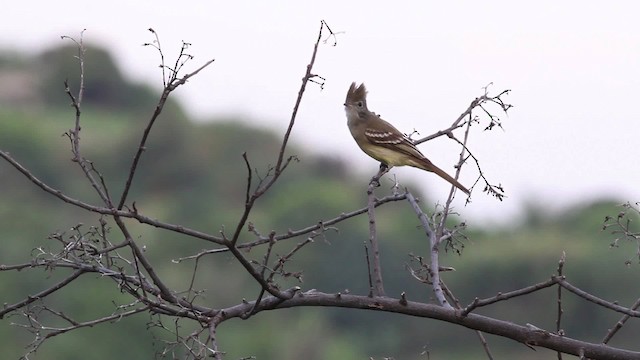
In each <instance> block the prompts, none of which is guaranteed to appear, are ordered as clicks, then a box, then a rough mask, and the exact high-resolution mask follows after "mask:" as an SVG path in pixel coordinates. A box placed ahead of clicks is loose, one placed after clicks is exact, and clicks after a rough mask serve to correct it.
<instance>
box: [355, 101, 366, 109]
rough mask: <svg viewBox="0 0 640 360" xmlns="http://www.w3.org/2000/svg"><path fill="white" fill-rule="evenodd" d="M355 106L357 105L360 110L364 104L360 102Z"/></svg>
mask: <svg viewBox="0 0 640 360" xmlns="http://www.w3.org/2000/svg"><path fill="white" fill-rule="evenodd" d="M356 105H358V107H359V108H361V107H362V106H363V105H364V103H363V102H362V101H358V102H357V103H356Z"/></svg>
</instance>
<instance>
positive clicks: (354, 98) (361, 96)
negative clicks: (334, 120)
mask: <svg viewBox="0 0 640 360" xmlns="http://www.w3.org/2000/svg"><path fill="white" fill-rule="evenodd" d="M358 101H362V102H364V103H366V101H367V89H366V88H365V87H364V84H360V86H357V87H356V83H355V82H352V83H351V86H350V87H349V91H348V92H347V100H346V103H347V104H354V103H356V102H358Z"/></svg>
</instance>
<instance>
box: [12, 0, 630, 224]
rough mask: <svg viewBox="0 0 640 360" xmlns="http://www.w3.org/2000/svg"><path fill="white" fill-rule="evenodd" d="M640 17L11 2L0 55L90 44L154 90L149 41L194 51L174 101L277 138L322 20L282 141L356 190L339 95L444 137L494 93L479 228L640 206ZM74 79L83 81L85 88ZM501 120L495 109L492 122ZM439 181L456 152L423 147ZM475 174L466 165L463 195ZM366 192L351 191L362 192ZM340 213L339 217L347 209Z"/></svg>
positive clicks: (574, 6) (338, 5) (518, 9)
mask: <svg viewBox="0 0 640 360" xmlns="http://www.w3.org/2000/svg"><path fill="white" fill-rule="evenodd" d="M639 4H640V3H638V2H634V1H619V2H607V3H606V4H605V3H604V2H600V1H562V2H559V1H535V2H527V3H521V2H514V1H481V2H479V1H463V2H445V1H437V2H436V1H395V2H390V1H357V2H348V1H335V0H326V1H321V2H313V5H309V4H307V2H304V1H295V0H292V1H270V2H263V1H251V2H249V1H195V0H188V1H110V2H95V1H86V0H82V1H65V0H63V1H12V2H8V3H7V4H5V5H4V9H3V10H4V14H5V16H3V21H2V23H1V24H0V48H3V49H13V50H20V51H27V52H30V53H35V52H39V51H41V50H42V49H44V48H49V47H54V46H59V45H61V44H64V42H63V41H62V40H60V35H70V36H77V35H78V34H79V32H80V31H81V30H82V29H87V31H86V33H85V39H86V41H88V42H93V43H98V44H102V45H104V46H106V47H108V48H109V50H111V51H112V53H113V54H114V55H115V57H116V59H117V61H118V63H119V65H120V66H121V67H122V68H123V71H124V72H125V73H126V74H127V75H128V76H130V77H132V78H133V79H135V80H136V81H144V82H147V83H151V84H152V85H154V86H156V87H157V88H158V89H159V86H160V85H161V77H160V71H159V69H158V67H157V65H158V64H159V59H158V56H157V53H155V52H154V51H153V50H152V49H151V48H148V47H142V46H141V44H142V43H145V42H149V41H152V40H153V38H152V37H151V34H150V33H149V32H148V31H147V30H146V29H147V28H149V27H152V28H154V29H155V30H156V31H157V33H158V34H159V36H160V39H161V42H162V44H163V47H164V48H165V55H166V56H167V58H169V59H171V58H173V57H174V55H175V54H176V53H177V51H178V49H179V46H180V41H181V40H185V41H188V42H190V43H192V44H193V45H192V47H191V48H190V49H189V51H190V53H191V54H193V55H195V59H194V60H193V61H192V62H191V63H190V64H189V66H190V67H188V69H194V68H196V67H197V66H199V64H202V63H203V62H205V61H206V60H208V59H210V58H215V59H216V62H215V63H214V64H213V66H212V67H210V68H209V69H207V70H206V71H204V72H203V73H201V74H200V75H198V76H197V77H196V78H194V79H193V80H192V81H190V82H189V84H188V85H187V86H185V87H182V88H180V89H179V90H178V92H177V95H178V96H179V97H180V99H181V100H182V101H183V102H184V104H185V107H186V108H187V109H188V111H189V112H190V113H191V114H192V115H194V116H196V117H198V118H200V119H207V118H211V117H215V116H219V115H228V114H238V115H242V116H244V117H246V118H247V120H248V121H251V122H252V123H253V124H257V125H259V126H263V127H269V128H272V129H273V130H275V131H280V132H282V131H284V129H285V127H286V124H287V120H288V118H289V115H290V112H291V109H292V107H293V103H294V100H295V97H296V95H297V91H298V88H299V85H300V79H301V78H302V76H303V75H304V71H305V67H306V64H307V63H308V61H309V58H310V56H311V51H312V46H313V44H314V42H315V39H316V37H317V33H318V29H319V25H320V20H321V19H324V20H326V21H327V23H328V24H329V25H330V26H331V28H332V30H334V31H335V32H339V35H338V38H337V42H338V44H337V46H335V47H334V46H331V45H323V46H321V48H320V50H319V54H318V59H317V62H316V67H315V71H314V72H315V73H317V74H319V75H321V76H323V77H325V78H326V79H327V80H326V84H325V86H324V90H322V91H320V89H319V88H318V87H315V86H309V87H308V90H307V93H306V98H305V99H304V101H303V106H302V109H301V111H300V114H299V118H298V124H297V127H296V128H295V130H294V134H293V137H292V140H293V141H295V142H297V143H304V144H305V145H306V148H307V149H308V150H309V151H311V152H315V153H323V154H327V155H333V156H337V157H340V158H342V159H344V160H347V161H349V162H352V163H353V164H355V166H356V168H357V169H358V170H359V171H360V174H361V175H362V180H363V184H364V183H365V182H366V181H367V180H368V178H369V176H370V175H372V174H373V173H375V171H376V170H377V164H376V163H375V161H374V160H372V159H370V158H368V157H366V156H365V155H364V154H362V153H361V152H360V151H359V150H358V149H357V147H356V145H355V143H354V142H353V140H352V138H351V136H350V134H349V132H348V130H347V127H346V124H345V123H346V118H345V115H344V110H343V106H342V103H343V102H344V97H345V94H346V90H347V89H348V87H349V84H350V83H351V82H352V81H358V82H365V83H366V85H367V87H368V89H369V107H370V109H371V110H373V111H375V112H376V113H379V114H381V115H382V117H383V118H384V119H386V120H387V121H390V122H391V123H393V124H395V125H396V127H398V128H399V129H400V130H402V131H404V132H411V131H412V130H413V129H416V130H418V131H419V132H420V133H421V134H422V135H427V134H430V133H433V132H435V131H437V130H439V129H442V128H445V127H447V126H448V125H449V124H450V123H451V122H452V121H453V120H454V119H455V118H456V117H457V116H458V115H459V114H460V113H461V112H462V111H464V109H466V107H467V106H468V104H469V102H470V101H471V100H473V98H474V97H476V96H478V95H481V94H482V87H484V86H485V85H487V84H488V83H490V82H493V84H494V85H492V86H491V87H490V88H489V90H490V94H491V93H493V94H495V93H497V92H499V91H501V90H504V89H511V90H512V93H511V94H510V95H509V96H508V97H506V98H505V99H506V100H508V101H509V102H510V103H512V104H513V105H514V106H515V107H514V108H513V109H512V110H511V112H510V114H509V116H508V117H503V126H504V131H501V130H498V131H493V132H489V133H483V132H481V131H480V127H478V128H477V129H476V131H475V132H473V133H472V140H471V148H472V150H473V151H474V153H475V155H476V156H477V157H479V158H480V159H481V161H482V166H483V168H484V169H485V171H486V175H487V176H488V177H489V179H491V180H492V181H494V182H496V183H498V182H499V183H501V184H502V185H503V186H504V188H505V189H506V191H507V196H508V198H507V199H506V200H505V201H504V202H502V203H501V202H498V201H495V200H494V199H493V198H490V197H489V196H487V195H485V194H483V193H481V191H478V190H482V189H481V187H480V188H477V189H476V190H475V191H474V193H473V197H472V200H473V203H472V204H471V205H468V206H467V207H466V208H465V207H463V200H464V197H460V201H459V203H458V209H457V210H458V211H459V212H461V213H462V216H463V218H466V219H468V220H470V221H475V222H476V223H485V224H486V223H490V222H492V221H501V220H505V219H512V218H513V216H514V215H517V214H518V213H519V211H520V209H521V207H522V205H523V204H525V203H530V202H535V203H539V204H541V205H542V206H545V207H546V206H549V207H551V208H552V209H555V210H559V209H563V208H564V207H566V206H567V205H571V204H575V203H583V202H587V201H590V200H593V199H597V198H601V197H605V196H614V197H616V198H618V199H620V200H621V201H622V200H624V201H626V200H629V201H639V200H640V185H639V184H640V164H639V163H640V161H639V160H640V159H639V155H638V154H639V150H638V148H639V146H638V145H639V139H640V122H639V120H640V107H639V106H638V105H637V99H638V95H640V28H638V25H637V24H638V14H640V5H639ZM87 76H91V75H90V74H87ZM497 111H498V110H497V109H496V112H497ZM420 148H421V150H422V151H423V152H424V153H425V154H426V155H427V157H429V158H430V159H431V160H432V161H433V162H434V163H436V164H437V165H439V166H440V167H442V168H444V169H446V170H448V171H452V167H451V166H452V164H453V163H454V161H455V158H456V156H457V151H458V150H457V148H456V147H455V146H453V144H452V143H451V142H450V141H446V140H445V139H441V140H438V141H433V142H430V143H426V144H422V145H421V146H420ZM394 172H395V173H396V174H397V175H398V176H399V178H400V180H401V181H402V179H412V180H415V181H418V182H420V183H422V184H424V190H425V191H427V192H428V193H429V194H430V195H431V196H432V198H433V199H435V200H440V201H444V199H445V196H446V191H447V189H448V186H447V183H445V182H444V181H442V180H440V179H438V178H436V177H435V176H433V175H430V174H424V173H422V172H420V171H419V170H417V169H411V168H410V169H398V170H395V171H394ZM475 176H476V173H475V172H474V169H473V166H469V167H468V168H467V170H466V172H464V173H463V175H462V180H461V181H462V183H463V184H466V185H471V183H472V181H473V180H474V179H475ZM363 191H364V185H363ZM345 210H346V209H345Z"/></svg>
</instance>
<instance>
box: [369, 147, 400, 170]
mask: <svg viewBox="0 0 640 360" xmlns="http://www.w3.org/2000/svg"><path fill="white" fill-rule="evenodd" d="M362 150H363V151H364V152H365V153H367V155H369V156H371V157H372V158H374V159H376V160H378V161H380V162H383V163H385V164H387V165H389V166H403V165H412V164H409V163H408V162H407V160H409V159H407V156H406V155H405V154H403V153H399V152H397V151H393V150H391V149H387V148H384V147H374V148H372V149H362Z"/></svg>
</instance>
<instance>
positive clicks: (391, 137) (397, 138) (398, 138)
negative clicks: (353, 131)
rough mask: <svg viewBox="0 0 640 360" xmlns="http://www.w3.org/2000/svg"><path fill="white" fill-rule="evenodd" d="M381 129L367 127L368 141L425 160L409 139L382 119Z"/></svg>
mask: <svg viewBox="0 0 640 360" xmlns="http://www.w3.org/2000/svg"><path fill="white" fill-rule="evenodd" d="M380 121H381V122H379V123H378V125H380V126H379V128H378V129H373V128H371V127H367V128H366V129H365V130H364V135H365V137H366V138H367V140H368V141H369V142H370V143H372V144H375V145H378V146H382V147H385V148H388V149H391V150H394V151H398V152H401V153H404V154H407V155H409V156H413V157H416V158H418V159H425V156H424V155H423V154H422V153H421V152H420V150H418V148H417V147H416V146H415V145H414V144H413V141H411V140H410V139H409V138H407V137H406V136H405V135H404V134H403V133H401V132H400V131H399V130H398V129H396V128H395V127H394V126H393V125H391V124H389V123H388V122H386V121H384V120H382V119H380Z"/></svg>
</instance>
